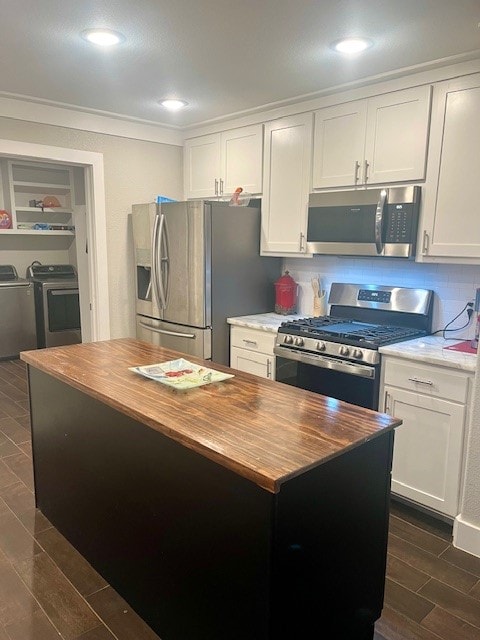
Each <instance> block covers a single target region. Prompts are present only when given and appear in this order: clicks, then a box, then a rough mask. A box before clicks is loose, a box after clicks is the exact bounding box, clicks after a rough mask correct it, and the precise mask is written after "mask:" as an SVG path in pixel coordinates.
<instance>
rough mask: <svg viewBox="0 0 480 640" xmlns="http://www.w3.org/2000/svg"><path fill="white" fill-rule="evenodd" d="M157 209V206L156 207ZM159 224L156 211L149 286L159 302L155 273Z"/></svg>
mask: <svg viewBox="0 0 480 640" xmlns="http://www.w3.org/2000/svg"><path fill="white" fill-rule="evenodd" d="M157 209H158V207H157ZM159 224H160V214H159V213H158V212H157V213H156V215H155V220H154V223H153V233H152V269H151V275H150V284H149V288H151V287H152V285H153V290H154V292H155V295H156V296H157V300H158V301H159V303H160V296H159V292H158V285H157V282H158V274H157V245H158V241H157V239H158V226H159Z"/></svg>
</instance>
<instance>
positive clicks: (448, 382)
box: [383, 358, 469, 404]
mask: <svg viewBox="0 0 480 640" xmlns="http://www.w3.org/2000/svg"><path fill="white" fill-rule="evenodd" d="M383 366H384V382H385V384H386V385H392V386H394V387H401V388H402V389H409V390H411V391H416V392H418V393H422V394H424V395H429V396H436V397H439V398H444V399H445V400H453V401H454V402H461V403H462V404H464V403H466V401H467V394H468V379H469V376H468V374H466V373H462V372H461V371H458V372H457V371H453V370H451V369H444V368H441V367H431V366H429V365H419V364H415V363H414V362H411V361H409V360H390V359H387V358H385V359H384V363H383Z"/></svg>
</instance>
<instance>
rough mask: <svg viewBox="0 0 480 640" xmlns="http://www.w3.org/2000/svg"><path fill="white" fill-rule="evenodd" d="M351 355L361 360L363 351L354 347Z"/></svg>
mask: <svg viewBox="0 0 480 640" xmlns="http://www.w3.org/2000/svg"><path fill="white" fill-rule="evenodd" d="M353 357H354V358H358V359H359V360H361V359H362V358H363V351H362V350H361V349H354V351H353Z"/></svg>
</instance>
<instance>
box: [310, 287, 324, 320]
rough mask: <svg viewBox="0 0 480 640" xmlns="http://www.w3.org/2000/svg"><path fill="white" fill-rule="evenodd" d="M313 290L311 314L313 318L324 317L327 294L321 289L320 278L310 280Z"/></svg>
mask: <svg viewBox="0 0 480 640" xmlns="http://www.w3.org/2000/svg"><path fill="white" fill-rule="evenodd" d="M312 289H313V313H312V315H313V316H314V317H315V318H319V317H321V316H324V315H326V313H327V292H326V290H325V289H324V288H323V285H322V279H321V278H312Z"/></svg>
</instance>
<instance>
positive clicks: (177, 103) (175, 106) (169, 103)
mask: <svg viewBox="0 0 480 640" xmlns="http://www.w3.org/2000/svg"><path fill="white" fill-rule="evenodd" d="M160 104H161V105H162V107H165V109H169V110H170V111H178V110H179V109H183V107H186V106H187V104H188V102H186V101H185V100H176V99H173V98H167V99H166V100H160Z"/></svg>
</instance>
